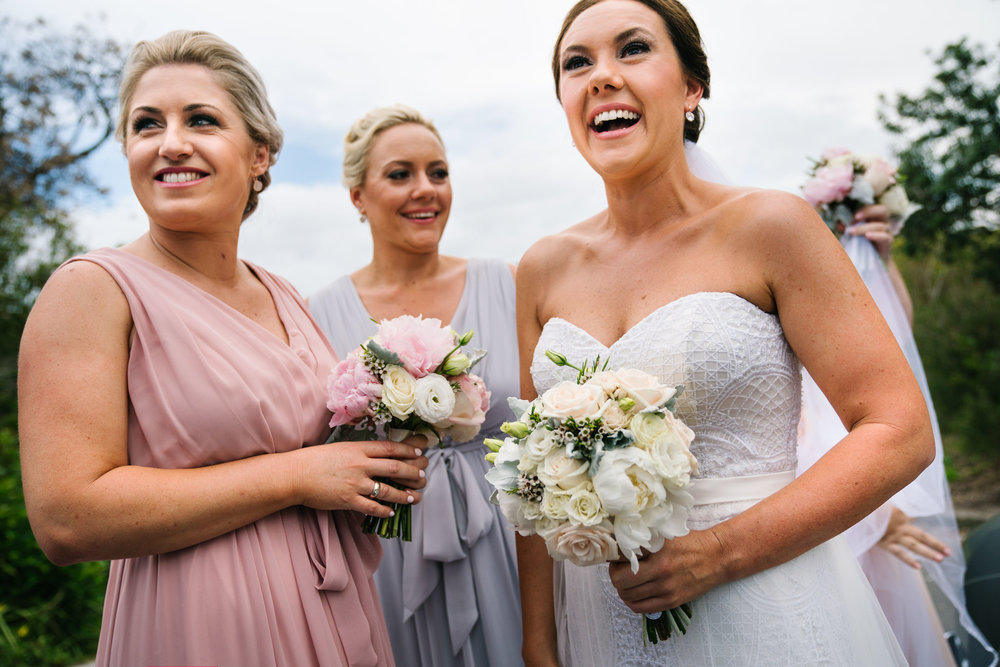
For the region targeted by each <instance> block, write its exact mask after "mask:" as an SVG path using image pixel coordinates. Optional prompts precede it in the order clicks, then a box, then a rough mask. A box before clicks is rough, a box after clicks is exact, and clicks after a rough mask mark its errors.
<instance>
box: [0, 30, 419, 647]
mask: <svg viewBox="0 0 1000 667" xmlns="http://www.w3.org/2000/svg"><path fill="white" fill-rule="evenodd" d="M120 99H121V102H120V104H121V107H120V117H119V126H118V136H119V138H120V139H121V141H122V144H123V147H124V150H125V154H126V156H127V158H128V163H129V171H130V174H131V178H132V185H133V188H134V190H135V193H136V196H137V197H138V199H139V202H140V203H141V204H142V206H143V208H144V209H145V211H146V213H147V214H148V216H149V231H148V232H147V233H146V234H144V235H143V236H141V237H140V238H139V239H137V240H135V241H133V242H132V243H129V244H127V245H125V246H124V247H122V248H120V249H103V250H98V251H95V252H92V253H89V254H86V255H82V256H80V257H76V258H74V259H73V260H71V261H69V262H67V263H66V264H64V265H63V266H62V267H61V268H60V269H59V270H57V271H56V272H55V273H54V274H53V276H52V277H51V279H50V280H49V282H48V284H47V285H46V286H45V288H44V289H43V290H42V293H41V294H40V296H39V298H38V301H37V303H36V305H35V307H34V309H33V311H32V313H31V316H30V317H29V319H28V323H27V325H26V326H25V330H24V334H23V337H22V343H21V356H20V368H19V382H20V385H19V410H20V412H19V424H20V429H21V431H20V437H21V455H22V466H23V478H24V492H25V499H26V502H27V507H28V513H29V518H30V520H31V524H32V528H33V530H34V532H35V535H36V537H37V539H38V542H39V544H40V545H41V547H42V549H44V551H45V553H46V554H47V555H48V556H49V558H51V559H52V561H53V562H55V563H59V564H69V563H76V562H80V561H86V560H100V559H112V561H113V562H112V566H111V575H110V580H109V582H108V591H107V599H106V602H105V608H104V621H103V627H102V632H101V639H100V646H99V649H98V656H97V663H98V664H99V665H219V666H221V665H232V666H244V665H280V666H287V667H302V666H309V665H323V666H327V665H391V664H393V658H392V650H391V647H390V645H389V640H388V636H387V634H386V628H385V622H384V620H383V614H382V609H381V606H380V603H379V598H378V595H377V594H376V592H375V585H374V580H373V576H372V575H373V573H374V571H375V568H376V567H377V566H378V563H379V560H380V558H381V548H380V546H379V543H378V540H377V538H375V537H372V536H369V535H364V534H362V532H361V519H362V515H363V514H373V515H380V516H387V515H388V514H389V510H388V508H387V507H386V506H385V505H383V504H381V503H379V502H378V500H387V501H391V502H397V503H400V502H402V503H405V502H417V501H418V500H419V499H420V493H419V491H417V490H416V489H419V488H422V487H423V485H424V481H423V477H424V473H423V468H424V467H426V465H427V459H426V458H425V457H424V456H423V455H422V454H421V451H420V449H419V448H418V447H419V445H420V442H418V441H414V442H409V443H388V442H367V443H360V442H354V443H338V444H336V445H325V444H322V443H324V441H325V439H326V437H327V436H328V434H329V427H328V425H327V422H328V420H329V413H328V412H327V411H326V408H325V406H324V404H325V398H324V393H325V387H324V385H325V380H326V376H327V373H328V372H329V370H330V368H331V366H332V364H333V363H334V361H335V355H334V353H333V351H332V349H331V348H330V346H329V344H328V343H327V342H326V339H325V338H324V337H323V335H322V333H321V332H320V331H319V329H318V328H317V326H316V324H315V322H314V321H313V320H312V318H311V317H310V316H309V314H308V312H307V310H306V308H305V304H304V302H303V300H302V299H301V298H300V297H299V295H298V294H297V293H296V292H295V290H294V289H293V288H292V287H291V286H290V285H289V284H288V283H287V282H286V281H284V280H283V279H281V278H279V277H277V276H274V275H273V274H271V273H269V272H267V271H266V270H264V269H263V268H261V267H258V266H255V265H253V264H251V263H249V262H245V261H242V260H239V259H238V258H237V255H236V251H237V244H238V240H239V231H240V227H241V225H242V223H243V221H244V220H245V219H246V217H247V216H249V215H250V214H251V213H252V212H253V210H254V209H255V208H256V206H257V200H258V195H259V193H260V192H261V191H262V190H263V189H264V188H265V187H266V186H267V185H268V184H269V183H270V174H269V171H268V170H269V168H270V166H271V164H273V163H274V160H275V157H276V155H277V152H278V150H279V149H280V147H281V137H282V135H281V130H280V128H279V127H278V126H277V123H276V121H275V117H274V111H273V110H272V109H271V106H270V104H269V103H268V101H267V97H266V93H265V90H264V85H263V82H262V80H261V78H260V75H259V74H258V73H257V72H256V70H254V69H253V67H252V66H250V64H249V63H247V62H246V61H245V60H244V58H243V56H242V55H241V54H240V53H239V52H238V51H237V50H236V49H235V48H233V47H232V46H231V45H229V44H227V43H226V42H224V41H222V40H220V39H219V38H218V37H215V36H214V35H211V34H209V33H199V32H190V31H177V32H173V33H169V34H167V35H165V36H164V37H162V38H160V39H157V40H153V41H150V42H141V43H140V44H139V45H137V46H136V47H135V49H134V50H133V52H132V55H131V57H130V58H129V62H128V64H127V66H126V70H125V73H124V76H123V82H122V89H121V95H120ZM377 477H390V478H393V479H395V480H396V481H398V482H400V483H401V484H402V485H403V486H404V487H405V488H403V489H395V488H390V487H388V485H376V484H375V482H374V479H375V478H377ZM376 497H377V499H376Z"/></svg>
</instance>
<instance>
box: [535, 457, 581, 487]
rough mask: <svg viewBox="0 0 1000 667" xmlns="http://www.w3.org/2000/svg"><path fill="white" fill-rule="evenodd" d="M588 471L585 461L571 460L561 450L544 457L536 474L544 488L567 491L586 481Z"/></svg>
mask: <svg viewBox="0 0 1000 667" xmlns="http://www.w3.org/2000/svg"><path fill="white" fill-rule="evenodd" d="M589 469H590V464H589V463H588V462H587V461H585V460H581V459H574V458H571V457H569V456H566V452H565V451H563V450H562V449H557V450H554V451H552V452H551V453H549V455H548V456H546V457H545V460H544V461H542V463H541V465H539V466H538V470H537V471H536V474H537V475H538V479H540V480H541V481H542V483H543V484H544V485H545V486H558V487H559V488H560V489H564V490H567V491H568V490H570V489H574V488H576V487H577V486H579V485H580V484H582V483H583V482H585V481H587V479H588V478H589V475H588V470H589Z"/></svg>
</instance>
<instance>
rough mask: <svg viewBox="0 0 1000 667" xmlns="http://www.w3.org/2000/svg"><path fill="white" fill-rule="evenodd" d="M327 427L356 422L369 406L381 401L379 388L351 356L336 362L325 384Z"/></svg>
mask: <svg viewBox="0 0 1000 667" xmlns="http://www.w3.org/2000/svg"><path fill="white" fill-rule="evenodd" d="M326 393H327V398H328V400H327V403H326V407H327V409H329V410H330V412H332V413H333V417H332V418H331V419H330V426H342V425H344V424H352V423H356V422H357V420H358V419H360V418H361V417H364V416H365V415H370V414H371V411H370V409H369V404H370V403H371V402H372V401H377V400H379V399H381V398H382V385H381V384H380V383H379V381H378V378H376V377H375V376H374V375H372V374H371V372H369V370H368V369H367V368H365V365H364V364H363V363H362V362H361V360H360V359H359V358H358V357H357V356H356V355H354V354H349V355H347V358H346V359H343V360H341V361H340V363H338V364H337V365H336V366H335V367H334V368H333V370H332V371H330V376H329V377H328V378H327V381H326Z"/></svg>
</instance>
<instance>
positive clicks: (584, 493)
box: [566, 484, 608, 526]
mask: <svg viewBox="0 0 1000 667" xmlns="http://www.w3.org/2000/svg"><path fill="white" fill-rule="evenodd" d="M589 487H590V485H589V484H581V485H580V486H578V487H576V489H574V490H573V493H572V494H571V495H570V499H569V503H567V505H566V515H567V516H568V517H569V520H570V521H572V522H573V523H576V524H579V525H581V526H596V525H597V524H599V523H601V522H602V521H604V520H605V519H606V518H608V513H607V512H605V511H604V507H603V506H602V505H601V499H600V498H598V497H597V494H596V493H594V491H593V489H592V488H589Z"/></svg>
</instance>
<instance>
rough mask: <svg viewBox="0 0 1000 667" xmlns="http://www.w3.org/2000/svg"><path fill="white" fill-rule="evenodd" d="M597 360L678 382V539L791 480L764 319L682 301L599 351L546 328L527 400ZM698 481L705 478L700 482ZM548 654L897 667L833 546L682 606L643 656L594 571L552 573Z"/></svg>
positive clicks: (791, 386) (788, 378)
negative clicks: (561, 357) (691, 461)
mask: <svg viewBox="0 0 1000 667" xmlns="http://www.w3.org/2000/svg"><path fill="white" fill-rule="evenodd" d="M549 349H550V350H554V351H558V352H560V353H562V354H565V355H566V357H567V358H568V359H569V360H570V361H571V362H573V363H574V364H577V365H579V362H581V361H583V360H584V359H589V360H593V359H594V358H595V357H597V356H598V355H600V357H601V358H602V359H610V364H609V367H610V368H626V367H628V368H638V369H641V370H644V371H646V372H649V373H653V374H655V375H656V376H657V377H659V378H660V380H661V381H663V382H665V383H667V384H683V385H684V386H685V389H684V392H683V394H682V395H681V397H680V399H679V401H678V405H677V415H678V416H679V417H680V418H682V419H683V420H684V421H685V422H686V423H687V424H688V426H690V427H691V428H692V429H693V430H694V432H695V434H696V438H695V441H694V444H693V445H692V451H693V453H694V454H695V456H697V458H698V461H699V465H700V473H699V478H700V479H699V480H698V481H697V482H696V487H695V496H696V502H697V503H698V504H697V505H696V506H695V508H694V510H693V512H692V515H691V520H690V522H689V525H690V527H691V528H692V529H704V528H708V527H710V526H712V525H714V524H717V523H719V522H721V521H723V520H725V519H727V518H729V517H731V516H734V515H735V514H738V513H739V512H741V511H743V510H745V509H746V508H748V507H750V506H751V505H753V504H754V502H756V501H757V500H760V499H761V498H762V497H765V496H766V495H769V494H770V493H773V492H774V491H775V490H777V489H778V488H780V487H781V486H783V485H784V484H786V483H787V482H788V480H789V479H791V477H792V476H793V473H794V470H795V463H796V459H795V446H796V442H795V438H796V428H797V424H798V420H799V405H800V401H801V393H800V391H801V380H800V364H799V361H798V359H797V358H796V357H795V355H794V353H793V352H792V351H791V349H790V348H789V346H788V343H787V342H786V341H785V337H784V334H783V332H782V330H781V325H780V323H779V321H778V318H777V317H776V316H775V315H771V314H769V313H765V312H764V311H762V310H760V309H758V308H757V307H756V306H754V305H753V304H751V303H750V302H748V301H746V300H744V299H742V298H740V297H739V296H736V295H734V294H730V293H725V292H703V293H698V294H693V295H689V296H686V297H683V298H681V299H678V300H677V301H674V302H671V303H669V304H666V305H664V306H662V307H660V308H659V309H657V310H655V311H654V312H653V313H651V314H650V315H649V316H647V317H646V318H645V319H643V320H642V321H640V322H639V323H638V324H636V325H635V326H634V327H632V329H630V330H629V331H628V332H626V333H625V335H623V336H622V337H621V338H620V339H619V340H617V341H615V342H614V343H613V344H612V346H611V347H610V348H607V347H605V346H604V345H603V344H601V343H600V342H599V341H597V340H595V339H594V338H593V337H592V336H591V335H590V334H588V333H587V332H586V331H584V330H582V329H580V328H579V327H577V326H576V325H574V324H572V323H570V322H567V321H565V320H562V319H559V318H553V319H551V320H549V321H548V322H547V323H546V324H545V326H544V328H543V330H542V333H541V336H540V338H539V341H538V345H537V347H536V349H535V355H534V359H533V362H532V365H531V375H532V378H533V380H534V383H535V387H536V389H537V390H538V392H539V393H542V392H544V391H545V390H546V389H548V388H549V387H551V386H552V385H554V384H555V383H556V382H558V381H560V380H565V379H574V377H573V376H575V371H572V369H567V368H565V367H562V368H561V367H557V366H555V365H554V364H553V363H552V362H550V361H549V360H548V359H547V358H546V357H545V351H546V350H549ZM706 480H711V481H706ZM556 608H557V627H558V633H559V650H560V658H561V661H562V663H563V664H564V665H566V666H567V667H570V666H571V667H579V666H581V665H595V666H600V667H606V666H608V665H634V666H641V665H726V666H727V667H728V666H735V665H754V666H756V665H796V666H798V665H852V666H856V665H879V666H884V665H905V664H906V663H905V660H904V659H903V656H902V653H901V652H900V650H899V647H898V645H897V644H896V641H895V639H894V637H893V634H892V630H891V629H890V628H889V626H888V623H887V622H886V621H885V617H884V616H883V614H882V612H881V610H880V608H879V605H878V601H877V600H876V599H875V596H874V594H873V593H872V591H871V588H870V587H869V585H868V582H867V580H866V579H865V576H864V574H863V573H862V572H861V569H860V567H859V566H858V563H857V560H856V559H855V558H854V555H853V554H852V553H851V551H850V550H849V549H848V548H847V546H846V544H844V543H843V542H842V541H841V540H840V538H836V539H834V540H830V541H829V542H826V543H824V544H822V545H820V546H819V547H817V548H815V549H813V550H811V551H809V552H807V553H805V554H803V555H802V556H799V557H798V558H795V559H793V560H791V561H789V562H788V563H785V564H783V565H780V566H777V567H774V568H771V569H769V570H765V571H763V572H760V573H758V574H755V575H753V576H750V577H747V578H745V579H741V580H739V581H735V582H732V583H730V584H726V585H724V586H720V587H718V588H716V589H714V590H712V591H710V592H709V593H707V594H706V595H704V596H703V597H701V598H698V599H697V600H694V601H693V608H694V618H693V620H692V622H691V626H690V627H689V628H688V632H687V634H686V635H675V636H673V637H671V638H670V639H669V640H668V641H666V642H661V643H660V644H658V645H656V646H653V645H650V646H648V647H644V646H643V641H642V636H641V627H642V626H641V618H640V617H639V616H638V615H637V614H634V613H633V612H631V611H630V610H629V609H628V608H627V607H626V606H625V605H624V603H622V602H621V600H620V598H619V597H618V595H617V592H616V591H615V588H614V587H613V586H612V585H611V582H610V579H609V578H608V569H607V566H606V565H601V566H594V567H586V568H581V567H577V566H574V565H572V564H569V563H566V562H559V563H557V564H556Z"/></svg>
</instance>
